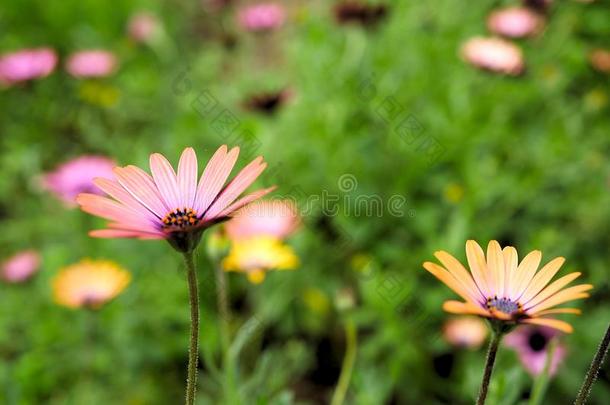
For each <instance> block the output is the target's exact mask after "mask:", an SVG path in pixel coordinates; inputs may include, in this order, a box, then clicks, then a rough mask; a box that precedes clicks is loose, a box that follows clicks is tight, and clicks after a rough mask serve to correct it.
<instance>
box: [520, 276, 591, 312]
mask: <svg viewBox="0 0 610 405" xmlns="http://www.w3.org/2000/svg"><path fill="white" fill-rule="evenodd" d="M580 274H581V273H570V274H568V275H565V276H563V277H561V278H560V279H557V280H555V281H553V282H552V283H551V284H550V285H549V286H548V287H547V288H545V289H544V290H542V291H541V292H540V293H539V294H538V295H536V296H535V297H534V298H533V299H530V300H529V301H524V300H522V301H521V303H522V304H523V305H524V306H527V307H533V306H534V305H536V304H539V303H541V302H542V301H544V300H545V299H547V298H549V297H550V296H552V295H553V294H555V293H556V292H557V291H559V290H561V289H562V288H563V287H565V286H566V285H568V284H570V283H571V282H572V281H574V280H576V279H577V278H578V277H579V276H580Z"/></svg>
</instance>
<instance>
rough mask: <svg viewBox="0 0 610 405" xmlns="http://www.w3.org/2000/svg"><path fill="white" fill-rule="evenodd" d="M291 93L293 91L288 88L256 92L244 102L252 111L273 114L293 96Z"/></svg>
mask: <svg viewBox="0 0 610 405" xmlns="http://www.w3.org/2000/svg"><path fill="white" fill-rule="evenodd" d="M291 95H292V93H291V92H290V91H288V90H281V91H278V92H268V93H260V94H255V95H252V96H250V97H248V99H246V101H245V102H244V105H245V107H246V108H247V109H249V110H252V111H259V112H262V113H265V114H273V113H275V112H276V111H277V109H278V108H279V107H280V106H281V105H282V104H284V103H285V102H286V101H287V100H288V99H289V98H290V97H291Z"/></svg>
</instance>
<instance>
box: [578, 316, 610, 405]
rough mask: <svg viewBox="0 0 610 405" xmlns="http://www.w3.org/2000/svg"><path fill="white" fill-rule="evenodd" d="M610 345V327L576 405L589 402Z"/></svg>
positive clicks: (594, 358) (588, 372)
mask: <svg viewBox="0 0 610 405" xmlns="http://www.w3.org/2000/svg"><path fill="white" fill-rule="evenodd" d="M609 345H610V325H608V328H607V329H606V334H605V335H604V338H603V339H602V341H601V343H600V344H599V347H598V348H597V353H595V357H593V361H592V362H591V366H590V367H589V371H587V375H586V376H585V381H583V383H582V387H580V391H578V396H577V397H576V400H575V401H574V405H583V404H585V403H586V402H587V397H588V396H589V394H590V393H591V387H593V383H594V382H595V380H596V379H597V374H598V373H599V369H600V368H601V367H602V364H603V363H604V358H605V357H606V354H607V353H608V346H609Z"/></svg>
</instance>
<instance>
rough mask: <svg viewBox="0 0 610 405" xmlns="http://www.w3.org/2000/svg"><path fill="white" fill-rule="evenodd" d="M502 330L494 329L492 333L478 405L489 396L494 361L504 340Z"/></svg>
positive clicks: (481, 404)
mask: <svg viewBox="0 0 610 405" xmlns="http://www.w3.org/2000/svg"><path fill="white" fill-rule="evenodd" d="M502 335H503V333H502V332H498V331H494V332H493V333H492V337H491V341H490V342H489V349H488V350H487V361H486V362H485V371H484V372H483V381H481V388H480V389H479V396H478V398H477V405H484V404H485V399H486V398H487V390H488V389H489V382H490V381H491V372H492V371H493V369H494V363H495V362H496V354H497V353H498V347H499V346H500V341H501V340H502Z"/></svg>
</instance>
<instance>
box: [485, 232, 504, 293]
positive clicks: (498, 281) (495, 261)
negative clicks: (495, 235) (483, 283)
mask: <svg viewBox="0 0 610 405" xmlns="http://www.w3.org/2000/svg"><path fill="white" fill-rule="evenodd" d="M487 272H488V273H487V274H488V275H489V279H488V281H489V287H490V288H491V289H492V290H493V291H494V292H495V293H496V294H497V295H498V296H501V295H502V294H503V293H504V256H503V255H502V248H501V247H500V244H499V243H498V242H497V241H495V240H491V241H489V244H488V245H487Z"/></svg>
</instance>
